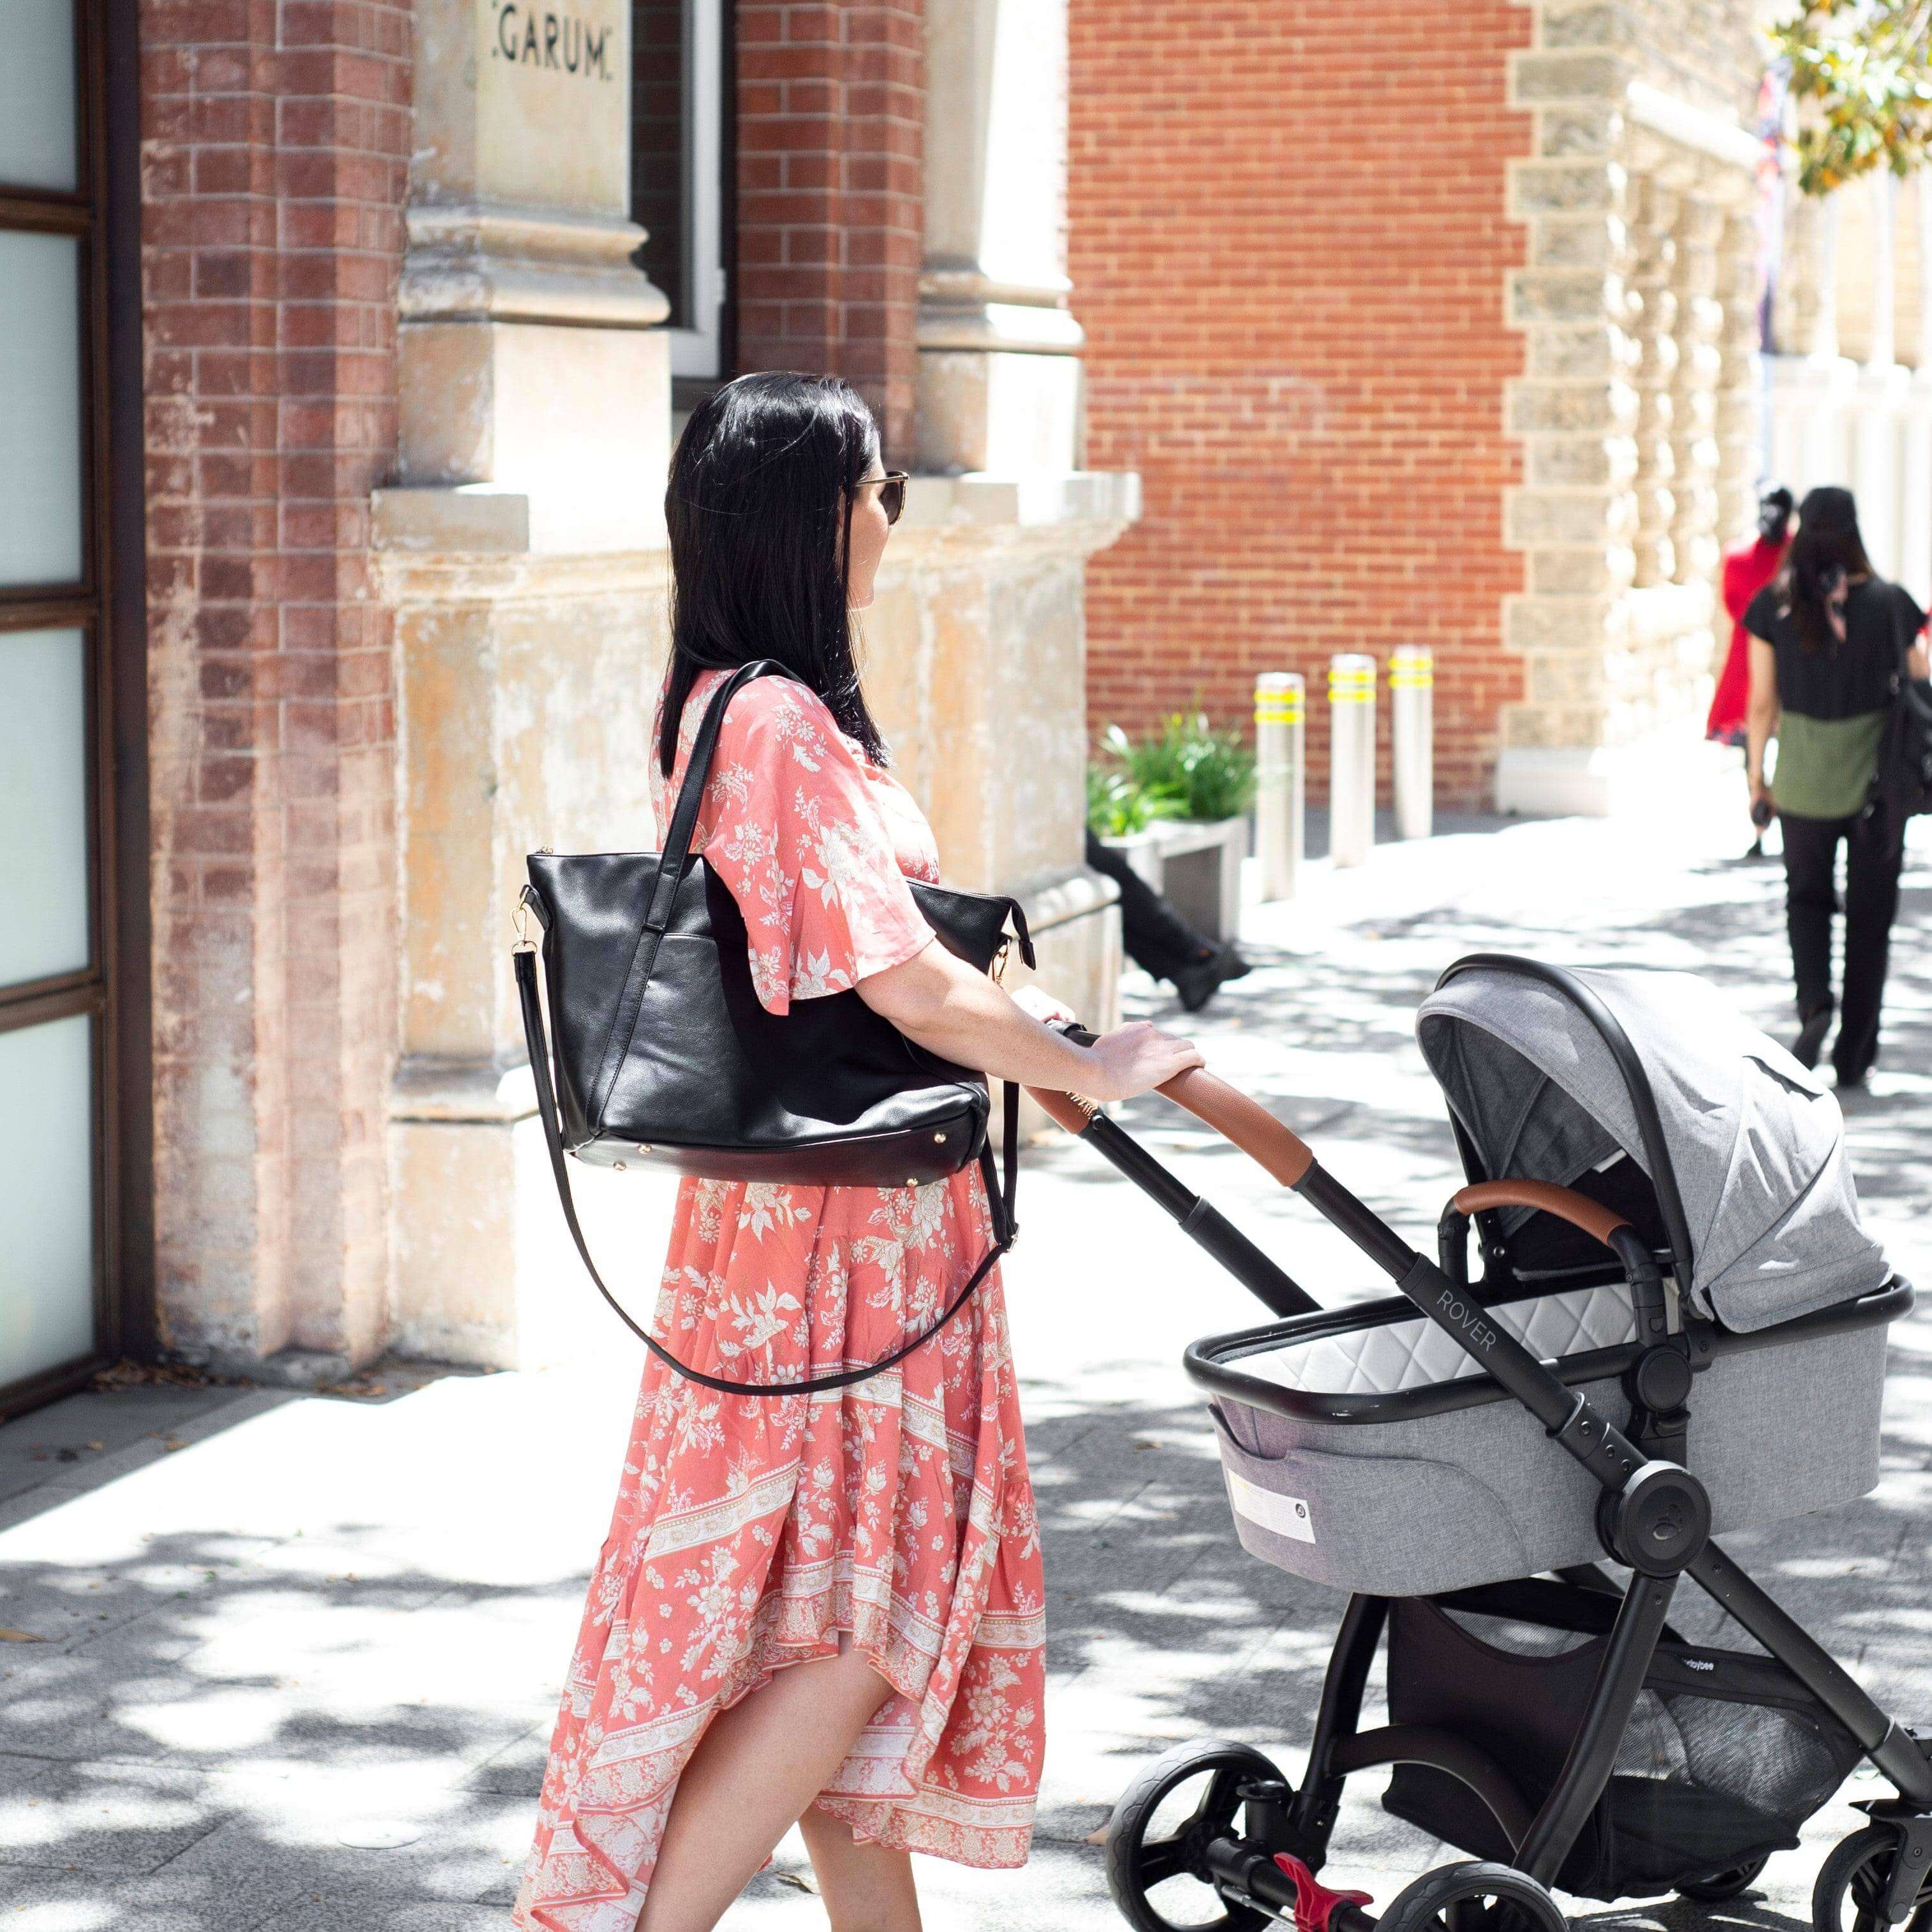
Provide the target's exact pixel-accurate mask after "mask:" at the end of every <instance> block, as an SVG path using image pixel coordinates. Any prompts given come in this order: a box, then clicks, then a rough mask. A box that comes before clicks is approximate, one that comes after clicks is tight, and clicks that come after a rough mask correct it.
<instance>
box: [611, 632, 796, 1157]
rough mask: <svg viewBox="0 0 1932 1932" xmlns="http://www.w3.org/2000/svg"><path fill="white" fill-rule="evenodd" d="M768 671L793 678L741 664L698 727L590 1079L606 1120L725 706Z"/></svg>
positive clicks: (781, 670)
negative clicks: (634, 939)
mask: <svg viewBox="0 0 1932 1932" xmlns="http://www.w3.org/2000/svg"><path fill="white" fill-rule="evenodd" d="M767 675H771V676H778V677H788V676H790V672H788V671H787V670H786V669H785V667H784V665H783V664H778V663H777V662H775V661H774V660H773V659H772V658H755V659H754V660H753V661H751V663H750V664H740V665H739V667H738V668H737V669H736V670H734V671H733V673H731V675H730V676H729V677H727V679H725V680H724V682H723V683H722V684H721V685H719V686H718V688H717V690H716V691H715V693H713V694H712V699H711V702H710V703H709V704H708V705H706V706H705V710H704V719H703V723H702V724H700V725H699V726H698V727H697V737H696V739H694V741H693V742H692V744H691V755H690V757H688V759H687V760H685V767H684V783H683V784H682V787H680V788H679V792H678V794H677V803H676V805H675V806H674V807H673V808H672V811H671V815H670V829H669V830H668V831H667V832H666V834H665V836H664V850H663V851H662V853H661V854H660V855H659V856H658V875H657V877H656V880H655V881H654V882H653V883H652V887H651V896H650V901H649V904H647V905H646V907H645V908H644V916H643V921H642V922H641V923H640V925H639V926H638V928H637V939H636V941H634V944H632V946H631V964H630V966H629V968H628V971H626V972H625V975H624V988H623V991H622V992H621V993H619V995H618V996H617V1004H616V1006H615V1007H613V1008H612V1010H611V1013H610V1031H609V1032H608V1033H607V1034H605V1035H604V1051H603V1053H602V1054H601V1056H600V1057H599V1058H598V1063H597V1077H596V1079H595V1080H593V1081H592V1082H591V1085H590V1092H589V1112H590V1118H592V1120H593V1121H598V1120H601V1119H602V1118H603V1115H604V1107H605V1106H606V1104H607V1103H608V1102H609V1100H610V1091H611V1089H612V1088H613V1087H615V1086H616V1084H617V1075H618V1073H619V1070H621V1069H622V1066H623V1064H624V1056H625V1055H626V1054H627V1053H628V1052H630V1050H631V1034H632V1033H633V1032H634V1031H635V1030H636V1027H637V1015H638V1014H639V1013H640V1012H641V1011H642V1010H643V1004H644V992H645V989H646V988H647V987H648V986H649V985H650V983H651V975H652V973H654V972H655V971H656V970H657V963H658V947H659V946H660V945H661V944H662V943H663V941H664V934H665V932H666V931H667V929H669V927H670V921H671V913H672V910H673V907H675V906H676V903H677V887H678V881H679V880H680V879H681V878H682V877H683V876H684V864H685V859H688V857H689V856H691V838H692V835H694V833H695V832H696V831H697V814H698V811H699V808H700V807H701V806H702V805H703V802H704V787H705V785H706V782H707V781H709V778H710V776H711V761H712V759H713V758H714V757H715V756H716V755H717V751H718V733H719V732H720V731H721V730H722V729H723V728H724V710H725V707H726V706H727V705H728V704H729V703H730V702H731V700H732V699H733V698H734V697H736V696H737V694H738V693H739V691H742V690H743V689H744V688H745V685H748V684H749V683H750V682H751V680H752V679H754V678H757V677H763V676H767Z"/></svg>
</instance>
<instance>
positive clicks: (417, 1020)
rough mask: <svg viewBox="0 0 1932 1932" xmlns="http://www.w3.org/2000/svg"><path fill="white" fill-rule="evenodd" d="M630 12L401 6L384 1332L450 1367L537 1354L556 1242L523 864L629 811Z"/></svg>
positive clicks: (633, 485)
mask: <svg viewBox="0 0 1932 1932" xmlns="http://www.w3.org/2000/svg"><path fill="white" fill-rule="evenodd" d="M553 28H554V30H555V31H553ZM630 29H631V9H630V7H629V5H628V0H571V7H570V8H569V9H568V12H567V13H565V12H562V11H558V10H550V9H546V8H542V7H538V8H537V9H535V10H532V8H531V7H529V6H528V5H526V0H418V5H417V7H416V34H417V46H418V49H419V52H418V69H417V83H416V137H415V143H414V163H413V173H412V178H411V184H410V208H409V214H408V227H409V251H408V254H407V259H406V260H405V262H404V268H403V274H402V281H401V289H400V292H399V296H398V302H399V306H400V308H401V315H402V332H401V357H402V381H401V392H402V408H401V432H402V433H401V449H400V452H399V460H398V481H397V483H396V484H395V487H391V488H389V489H386V490H381V491H379V492H378V493H377V497H376V501H375V505H374V520H375V537H376V541H377V544H378V546H379V547H380V550H381V552H382V553H383V563H384V578H385V585H386V590H387V592H388V595H389V598H390V601H392V604H394V605H395V607H396V609H397V613H398V615H397V640H398V667H399V676H400V683H401V697H400V711H401V717H400V720H399V726H398V730H399V736H400V738H401V746H402V756H401V785H402V793H403V796H402V820H403V826H402V837H401V844H402V875H403V880H404V896H403V943H402V948H401V958H400V959H399V961H398V974H399V977H400V980H401V989H400V990H401V1022H402V1025H401V1031H402V1059H401V1065H400V1067H399V1069H398V1073H397V1077H396V1081H395V1089H394V1092H393V1095H392V1101H391V1108H390V1115H391V1134H390V1154H391V1163H392V1172H393V1177H394V1193H395V1204H396V1240H395V1252H396V1272H395V1291H394V1304H395V1305H394V1310H393V1313H394V1333H395V1346H396V1347H397V1348H398V1349H400V1350H401V1351H403V1352H407V1353H411V1354H416V1355H425V1356H430V1357H436V1358H442V1359H445V1360H449V1361H466V1362H477V1363H484V1364H492V1365H497V1366H508V1365H512V1364H517V1363H518V1362H520V1361H528V1360H529V1359H531V1358H532V1354H533V1352H534V1353H536V1354H541V1352H542V1350H541V1348H540V1347H533V1340H532V1338H533V1337H534V1335H535V1333H536V1331H537V1329H538V1327H539V1326H540V1325H541V1319H542V1317H543V1316H544V1312H545V1310H544V1304H546V1303H554V1302H556V1301H558V1300H559V1297H558V1295H556V1267H557V1265H558V1264H559V1262H560V1261H561V1259H562V1256H564V1255H565V1254H566V1253H568V1250H566V1249H563V1248H562V1247H561V1246H560V1242H559V1238H560V1235H561V1229H560V1227H559V1225H558V1223H557V1217H556V1210H555V1208H554V1206H553V1205H552V1203H551V1202H550V1199H549V1195H548V1189H549V1181H548V1177H547V1173H546V1172H545V1171H544V1165H543V1160H542V1154H541V1142H540V1140H539V1139H538V1136H537V1130H536V1123H535V1121H534V1119H533V1118H532V1109H533V1106H534V1091H533V1089H532V1087H531V1085H530V1081H529V1073H528V1072H527V1070H526V1063H525V1058H524V1053H523V1045H522V1040H521V1034H520V1026H519V1024H518V1019H517V1005H516V1001H515V998H514V990H513V988H512V984H511V977H510V968H509V957H508V948H509V943H510V940H511V936H512V935H511V926H510V909H511V905H512V904H513V902H514V895H515V892H516V890H517V886H518V885H519V883H520V879H521V875H522V871H523V855H524V854H525V853H526V852H528V851H529V850H532V849H533V848H535V847H537V846H538V845H541V844H550V845H553V846H555V847H557V848H558V849H559V850H568V849H570V848H571V847H577V849H580V850H585V849H588V850H595V849H609V848H611V847H619V846H622V845H627V844H628V845H634V844H639V843H644V844H648V843H649V840H650V837H651V832H652V826H651V820H650V814H649V799H648V795H647V793H646V787H645V776H644V760H645V758H646V745H647V740H648V738H649V712H650V706H651V701H652V695H653V694H654V691H655V687H656V683H657V678H658V672H659V670H660V669H661V664H662V661H663V650H664V603H663V592H664V568H665V559H664V550H663V541H664V539H663V527H664V526H663V509H662V499H663V493H664V466H665V462H666V458H667V451H668V447H669V431H670V375H669V365H668V358H667V343H666V339H665V337H664V333H663V332H662V331H661V329H658V328H657V327H656V326H655V325H657V324H658V323H661V321H663V320H664V317H665V315H666V313H667V304H666V302H665V301H664V298H663V296H661V293H659V292H658V290H656V289H655V288H654V287H652V285H651V284H650V283H649V281H647V280H646V278H645V277H644V275H643V272H641V271H640V269H637V268H636V267H635V266H633V263H632V261H631V257H632V256H633V254H634V252H635V251H636V250H637V246H638V245H639V243H640V242H641V241H642V240H643V231H642V230H641V229H639V228H638V227H637V226H635V225H634V223H632V222H631V220H630V218H629V212H628V210H629V199H630V186H629V182H630V173H629V152H630V108H629V88H630V73H631V58H630ZM573 1286H574V1284H573ZM540 1291H547V1292H540ZM586 1292H587V1290H586Z"/></svg>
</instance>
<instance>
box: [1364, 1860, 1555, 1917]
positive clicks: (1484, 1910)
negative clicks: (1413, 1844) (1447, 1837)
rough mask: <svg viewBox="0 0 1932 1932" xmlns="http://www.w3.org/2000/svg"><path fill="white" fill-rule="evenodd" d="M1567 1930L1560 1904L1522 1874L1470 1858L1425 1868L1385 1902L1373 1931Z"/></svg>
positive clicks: (1506, 1866) (1499, 1865) (1526, 1875)
mask: <svg viewBox="0 0 1932 1932" xmlns="http://www.w3.org/2000/svg"><path fill="white" fill-rule="evenodd" d="M1504 1928H1508V1932H1569V1921H1568V1919H1567V1918H1565V1917H1564V1915H1563V1908H1562V1906H1559V1904H1558V1903H1556V1900H1555V1899H1553V1898H1552V1897H1550V1894H1549V1893H1548V1892H1547V1891H1545V1890H1544V1888H1543V1887H1542V1886H1541V1885H1538V1883H1537V1882H1536V1881H1535V1879H1533V1878H1532V1877H1531V1876H1529V1873H1527V1872H1520V1871H1518V1870H1517V1869H1516V1867H1514V1865H1503V1864H1490V1863H1488V1862H1487V1861H1481V1860H1471V1861H1469V1862H1467V1863H1465V1864H1455V1865H1445V1866H1443V1867H1442V1869H1441V1870H1439V1871H1433V1872H1424V1873H1423V1875H1422V1876H1421V1877H1420V1878H1419V1879H1415V1880H1414V1881H1413V1882H1412V1883H1410V1884H1408V1885H1404V1886H1403V1888H1402V1890H1401V1891H1399V1892H1397V1894H1396V1895H1395V1897H1394V1898H1393V1899H1391V1900H1390V1902H1389V1909H1388V1910H1387V1911H1386V1912H1384V1913H1383V1914H1382V1918H1381V1920H1380V1921H1379V1924H1378V1927H1377V1932H1504Z"/></svg>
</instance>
